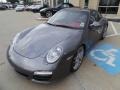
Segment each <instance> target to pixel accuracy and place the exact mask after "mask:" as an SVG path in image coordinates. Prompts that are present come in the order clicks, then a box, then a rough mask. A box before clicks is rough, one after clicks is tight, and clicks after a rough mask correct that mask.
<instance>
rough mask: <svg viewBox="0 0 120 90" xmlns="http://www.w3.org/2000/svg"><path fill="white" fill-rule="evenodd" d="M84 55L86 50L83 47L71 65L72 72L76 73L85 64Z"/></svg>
mask: <svg viewBox="0 0 120 90" xmlns="http://www.w3.org/2000/svg"><path fill="white" fill-rule="evenodd" d="M84 55H85V48H84V46H81V47H80V48H79V49H78V50H77V52H76V54H75V55H74V57H73V61H72V63H71V72H76V71H77V70H78V69H79V68H80V66H81V65H82V63H83V58H84Z"/></svg>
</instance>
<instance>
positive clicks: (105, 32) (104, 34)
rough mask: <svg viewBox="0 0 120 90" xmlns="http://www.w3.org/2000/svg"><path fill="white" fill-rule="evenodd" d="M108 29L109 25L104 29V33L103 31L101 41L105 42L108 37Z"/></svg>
mask: <svg viewBox="0 0 120 90" xmlns="http://www.w3.org/2000/svg"><path fill="white" fill-rule="evenodd" d="M107 29H108V25H106V26H105V27H104V31H103V33H102V37H101V40H103V39H104V38H105V37H106V35H107Z"/></svg>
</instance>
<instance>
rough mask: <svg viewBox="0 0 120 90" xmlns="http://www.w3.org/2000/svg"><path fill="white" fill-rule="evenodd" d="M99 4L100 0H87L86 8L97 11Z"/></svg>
mask: <svg viewBox="0 0 120 90" xmlns="http://www.w3.org/2000/svg"><path fill="white" fill-rule="evenodd" d="M99 2H100V0H89V5H88V7H89V8H90V9H95V10H97V9H98V5H99Z"/></svg>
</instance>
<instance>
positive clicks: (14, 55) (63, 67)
mask: <svg viewBox="0 0 120 90" xmlns="http://www.w3.org/2000/svg"><path fill="white" fill-rule="evenodd" d="M107 28H108V21H107V20H106V19H105V18H104V17H103V16H102V15H101V14H99V12H97V11H96V10H89V9H79V8H67V9H63V10H61V11H59V12H58V13H56V14H55V15H53V17H51V18H50V19H49V20H48V22H47V23H45V24H40V25H39V26H37V27H32V28H29V29H26V30H24V31H22V32H20V33H18V34H17V35H16V36H15V38H14V39H13V41H12V43H11V44H10V46H9V48H8V51H7V57H8V60H9V62H10V63H11V65H12V66H13V67H14V69H15V70H16V71H17V72H19V73H20V74H22V75H24V76H26V77H29V78H30V79H31V80H32V81H35V82H52V81H56V80H58V79H60V78H61V77H64V76H65V75H68V74H69V73H70V72H75V71H77V70H78V69H79V67H80V66H81V64H82V62H83V58H84V56H85V54H86V52H87V51H88V50H89V49H90V48H91V47H92V46H93V45H94V44H95V43H96V42H98V41H99V40H102V39H104V38H105V35H106V32H107Z"/></svg>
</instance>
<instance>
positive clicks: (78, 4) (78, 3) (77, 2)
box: [69, 0, 80, 7]
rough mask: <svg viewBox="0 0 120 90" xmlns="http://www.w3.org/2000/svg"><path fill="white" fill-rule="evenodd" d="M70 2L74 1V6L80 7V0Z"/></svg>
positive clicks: (70, 0) (71, 1)
mask: <svg viewBox="0 0 120 90" xmlns="http://www.w3.org/2000/svg"><path fill="white" fill-rule="evenodd" d="M69 2H70V3H72V4H73V5H74V6H77V7H80V2H79V0H69Z"/></svg>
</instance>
